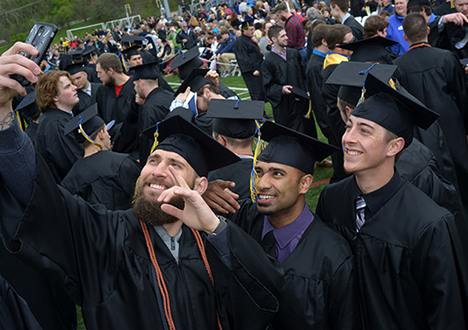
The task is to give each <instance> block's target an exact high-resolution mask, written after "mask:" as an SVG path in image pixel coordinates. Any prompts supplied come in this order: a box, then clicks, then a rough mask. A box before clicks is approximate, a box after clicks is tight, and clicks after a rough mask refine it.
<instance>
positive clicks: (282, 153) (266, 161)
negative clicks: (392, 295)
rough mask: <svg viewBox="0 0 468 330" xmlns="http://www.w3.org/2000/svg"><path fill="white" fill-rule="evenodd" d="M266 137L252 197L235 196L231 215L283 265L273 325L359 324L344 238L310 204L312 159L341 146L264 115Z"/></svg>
mask: <svg viewBox="0 0 468 330" xmlns="http://www.w3.org/2000/svg"><path fill="white" fill-rule="evenodd" d="M261 136H262V138H263V139H265V140H266V141H269V145H268V146H267V147H266V148H265V150H263V152H262V153H261V154H260V155H259V156H258V162H257V164H256V165H255V173H256V179H255V190H256V200H255V204H254V203H252V201H251V200H250V199H249V200H244V201H241V202H240V209H239V210H238V211H237V212H236V213H235V214H233V215H232V216H231V217H232V220H233V221H235V222H236V223H237V224H239V225H240V226H241V227H242V228H243V229H244V230H246V231H247V232H248V233H249V234H250V235H251V236H252V237H253V238H255V239H256V240H258V241H259V242H260V244H261V245H262V246H263V248H264V250H265V252H266V253H267V254H269V255H270V256H271V257H272V258H275V259H277V260H278V261H279V262H280V263H281V264H282V266H283V270H284V274H285V275H284V284H283V288H282V294H281V301H280V310H279V312H278V314H277V316H276V317H275V319H274V320H273V322H272V324H271V327H272V328H273V329H358V328H359V323H358V314H357V309H356V306H357V303H356V302H357V300H356V301H355V299H356V295H357V292H355V291H354V289H355V288H356V286H355V283H354V272H353V262H354V261H353V258H352V256H351V255H352V253H351V250H350V247H349V245H348V244H347V242H346V240H344V239H343V238H342V237H340V235H339V234H337V233H335V232H334V231H333V230H331V229H330V228H328V227H327V226H325V225H324V223H323V222H322V220H320V218H319V217H318V216H316V215H314V214H313V213H312V212H311V211H310V210H309V208H308V206H307V203H306V200H305V194H306V193H307V191H308V190H309V188H310V187H311V184H312V181H313V177H312V174H313V171H314V164H315V161H316V160H318V159H323V158H325V157H327V156H328V155H330V154H331V153H333V152H337V151H338V149H337V148H335V147H333V146H331V145H328V144H326V143H323V142H321V141H319V140H316V139H314V138H311V137H309V136H306V135H304V134H301V133H298V132H296V131H293V130H291V129H289V128H287V127H285V126H282V125H279V124H274V123H272V122H266V123H265V124H264V125H263V126H262V128H261Z"/></svg>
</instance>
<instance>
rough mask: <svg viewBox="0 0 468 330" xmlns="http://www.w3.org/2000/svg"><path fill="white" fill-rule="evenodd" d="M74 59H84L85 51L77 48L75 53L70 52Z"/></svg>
mask: <svg viewBox="0 0 468 330" xmlns="http://www.w3.org/2000/svg"><path fill="white" fill-rule="evenodd" d="M70 55H71V57H72V60H75V61H79V60H82V59H83V51H82V50H81V49H77V50H75V51H74V52H73V53H70Z"/></svg>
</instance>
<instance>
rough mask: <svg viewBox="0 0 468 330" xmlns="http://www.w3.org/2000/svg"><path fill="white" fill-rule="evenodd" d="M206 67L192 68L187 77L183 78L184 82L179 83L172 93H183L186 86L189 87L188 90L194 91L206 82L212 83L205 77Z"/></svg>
mask: <svg viewBox="0 0 468 330" xmlns="http://www.w3.org/2000/svg"><path fill="white" fill-rule="evenodd" d="M208 71H209V70H208V69H194V70H192V72H190V74H189V75H188V77H187V78H186V79H185V80H184V82H183V83H182V84H181V85H180V87H179V88H178V89H177V90H176V92H175V93H174V97H175V96H177V95H179V94H180V93H184V92H185V91H186V90H187V87H190V90H191V91H192V92H194V93H196V92H197V91H198V90H199V89H200V88H202V87H203V86H205V85H207V84H211V85H212V84H213V82H212V81H211V80H209V79H207V78H205V75H206V73H207V72H208Z"/></svg>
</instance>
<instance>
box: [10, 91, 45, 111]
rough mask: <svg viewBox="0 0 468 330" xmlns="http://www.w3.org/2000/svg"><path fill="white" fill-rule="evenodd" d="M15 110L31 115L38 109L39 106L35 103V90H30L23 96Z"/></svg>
mask: <svg viewBox="0 0 468 330" xmlns="http://www.w3.org/2000/svg"><path fill="white" fill-rule="evenodd" d="M15 111H21V112H22V113H23V114H24V115H26V116H28V117H33V116H34V115H35V114H36V113H37V112H38V111H39V108H38V106H37V104H36V92H35V91H32V92H30V93H29V94H27V95H26V96H25V97H23V99H22V100H21V102H20V103H19V104H18V106H17V107H16V109H15Z"/></svg>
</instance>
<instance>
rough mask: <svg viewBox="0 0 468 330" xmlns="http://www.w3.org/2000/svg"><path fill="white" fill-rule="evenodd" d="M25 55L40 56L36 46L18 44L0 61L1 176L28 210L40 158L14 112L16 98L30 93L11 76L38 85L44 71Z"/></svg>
mask: <svg viewBox="0 0 468 330" xmlns="http://www.w3.org/2000/svg"><path fill="white" fill-rule="evenodd" d="M22 51H24V52H27V53H29V54H31V55H37V54H38V51H37V49H35V48H34V47H33V46H31V45H28V44H25V43H20V42H18V43H16V44H15V45H13V47H11V48H10V49H9V50H7V51H6V52H5V53H4V54H3V55H2V56H1V57H0V157H1V159H2V161H1V162H0V174H1V175H2V177H3V179H4V181H5V184H6V186H7V187H8V189H9V190H10V191H11V193H12V194H13V195H14V196H15V197H16V198H18V199H19V200H20V202H21V203H22V204H23V206H26V205H27V204H28V202H29V200H30V199H31V196H32V192H33V179H34V174H35V172H36V158H35V152H34V147H33V145H32V143H31V140H30V139H29V138H28V137H27V135H26V134H24V133H23V132H21V130H20V129H19V127H18V125H17V123H16V120H15V115H14V112H13V109H12V102H11V101H12V99H13V97H14V96H15V95H17V94H18V93H19V94H21V95H26V91H25V89H24V87H23V86H21V85H20V84H19V83H18V82H17V81H16V80H14V79H12V78H10V75H12V74H19V75H22V76H24V77H26V78H27V79H28V80H29V81H30V82H32V83H34V82H36V81H37V75H38V74H39V73H40V72H41V70H40V68H39V67H38V66H37V65H36V64H35V63H34V62H33V61H31V60H29V59H27V58H26V57H24V56H22V55H19V53H20V52H22Z"/></svg>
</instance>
